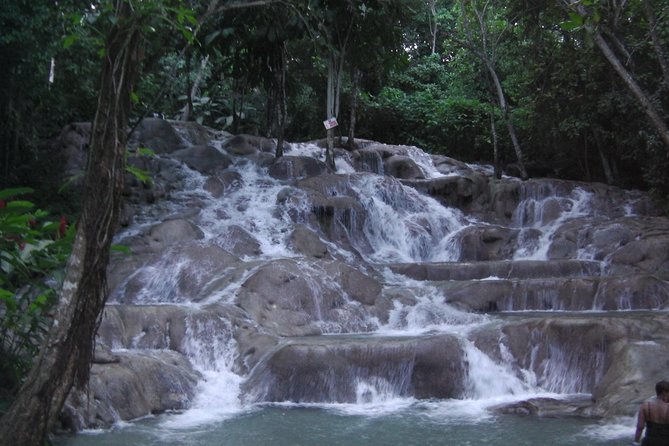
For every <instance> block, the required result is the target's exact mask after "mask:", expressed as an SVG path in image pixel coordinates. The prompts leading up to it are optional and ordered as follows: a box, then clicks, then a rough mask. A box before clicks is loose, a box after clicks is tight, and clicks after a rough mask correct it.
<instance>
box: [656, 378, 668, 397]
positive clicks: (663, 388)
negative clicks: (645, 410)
mask: <svg viewBox="0 0 669 446" xmlns="http://www.w3.org/2000/svg"><path fill="white" fill-rule="evenodd" d="M655 393H656V394H657V397H658V398H662V399H663V400H664V401H669V381H660V382H658V383H657V384H655Z"/></svg>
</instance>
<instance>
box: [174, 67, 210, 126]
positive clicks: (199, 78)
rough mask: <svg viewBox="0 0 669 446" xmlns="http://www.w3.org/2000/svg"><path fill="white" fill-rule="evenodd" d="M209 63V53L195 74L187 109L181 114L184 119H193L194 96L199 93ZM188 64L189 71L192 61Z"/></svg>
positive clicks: (189, 91)
mask: <svg viewBox="0 0 669 446" xmlns="http://www.w3.org/2000/svg"><path fill="white" fill-rule="evenodd" d="M187 62H188V59H187ZM208 63H209V55H207V56H205V57H204V58H203V59H202V61H201V62H200V69H199V70H198V71H197V74H196V75H195V80H194V81H193V85H192V86H191V87H190V89H189V90H188V103H187V104H186V107H187V108H186V111H185V112H184V114H183V115H182V116H181V120H182V121H189V120H190V119H191V114H192V113H193V98H194V97H195V96H196V95H197V91H198V90H199V89H200V83H201V82H202V78H203V77H204V70H205V68H207V64H208ZM187 66H188V67H189V68H188V72H190V62H188V63H187Z"/></svg>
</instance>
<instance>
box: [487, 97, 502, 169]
mask: <svg viewBox="0 0 669 446" xmlns="http://www.w3.org/2000/svg"><path fill="white" fill-rule="evenodd" d="M490 132H491V133H492V159H493V171H494V174H495V178H497V179H498V180H499V179H500V178H502V169H501V166H500V159H499V144H498V138H497V125H495V113H494V112H493V110H492V101H491V110H490Z"/></svg>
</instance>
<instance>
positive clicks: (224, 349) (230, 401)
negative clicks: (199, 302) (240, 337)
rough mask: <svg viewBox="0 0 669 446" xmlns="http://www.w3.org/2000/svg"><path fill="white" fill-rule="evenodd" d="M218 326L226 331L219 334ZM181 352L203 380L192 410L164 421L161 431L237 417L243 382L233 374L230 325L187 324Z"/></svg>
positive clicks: (233, 359)
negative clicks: (223, 326)
mask: <svg viewBox="0 0 669 446" xmlns="http://www.w3.org/2000/svg"><path fill="white" fill-rule="evenodd" d="M221 323H222V324H224V325H225V326H226V327H227V330H221ZM183 350H184V353H185V354H186V355H187V356H188V357H189V358H190V360H191V362H192V364H193V366H194V367H195V369H196V370H197V371H199V372H200V373H201V374H202V377H203V379H202V381H201V382H200V385H199V389H198V392H197V396H196V398H195V400H194V401H193V402H192V404H191V408H190V409H189V410H188V411H187V412H185V413H184V414H181V415H177V416H174V417H171V418H169V419H167V420H165V421H164V422H163V423H162V424H163V425H164V427H167V428H171V429H185V428H192V427H194V426H201V425H206V424H210V423H212V422H215V421H220V420H223V419H226V418H229V417H232V416H235V415H237V414H239V413H240V412H241V411H242V410H243V406H242V404H241V402H240V398H239V397H240V393H241V385H242V382H243V378H242V377H241V376H240V375H239V374H237V373H235V372H234V371H233V370H234V362H235V359H236V356H237V344H236V342H235V340H234V338H233V337H232V327H231V326H230V323H229V322H227V321H224V320H219V321H218V322H217V323H212V322H211V321H205V322H203V321H198V320H193V319H191V320H189V321H188V324H187V329H186V336H185V337H184V345H183Z"/></svg>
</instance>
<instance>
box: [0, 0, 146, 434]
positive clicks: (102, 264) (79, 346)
mask: <svg viewBox="0 0 669 446" xmlns="http://www.w3.org/2000/svg"><path fill="white" fill-rule="evenodd" d="M115 8H116V13H117V14H116V15H117V17H118V21H117V23H116V24H115V25H114V26H113V27H112V29H111V31H110V33H109V35H108V38H107V41H106V44H105V50H106V51H105V55H106V56H105V60H104V66H103V71H102V81H101V88H100V95H99V97H98V105H97V112H96V115H95V119H94V122H93V130H92V135H91V145H90V153H89V159H88V167H87V172H86V179H85V185H84V188H85V189H84V203H83V209H82V214H81V217H80V218H79V222H78V225H77V234H76V236H75V240H74V246H73V248H72V255H71V256H70V259H69V262H68V265H67V273H66V277H65V280H64V283H63V288H62V291H61V294H60V300H59V302H58V303H57V305H56V308H55V310H54V321H53V323H52V325H51V327H50V329H49V332H48V334H47V337H46V339H45V341H44V344H43V345H42V348H41V350H40V354H39V356H38V357H37V359H36V361H35V364H34V366H33V368H32V370H31V371H30V373H29V375H28V377H27V378H26V381H25V382H24V384H23V386H22V387H21V390H20V392H19V395H18V396H17V399H16V400H15V401H14V402H13V404H12V405H11V407H10V408H9V410H8V412H7V413H6V414H5V415H4V416H3V417H2V423H0V424H1V426H0V444H1V445H2V446H37V445H43V444H44V441H45V439H46V438H47V436H48V434H49V432H50V429H51V428H52V426H53V424H54V422H55V420H56V419H57V417H58V415H59V413H60V411H61V409H62V406H63V403H64V401H65V398H66V397H67V395H68V393H69V392H70V389H71V387H72V385H73V384H75V383H76V384H77V385H79V386H84V385H86V384H87V382H88V377H89V372H90V364H91V359H92V354H93V346H94V338H95V330H96V328H97V325H98V322H99V317H100V314H101V312H102V309H103V307H104V304H105V302H106V299H107V289H106V270H107V265H108V262H109V251H110V246H111V242H112V236H113V235H114V233H115V231H116V229H117V224H118V219H119V215H120V209H121V190H122V187H123V177H124V173H125V149H126V147H125V143H126V133H125V132H126V126H127V123H128V115H129V112H130V107H131V102H130V93H131V91H132V88H133V84H134V81H135V79H136V77H137V68H138V65H139V60H138V59H139V48H140V41H141V36H140V31H139V26H138V25H137V22H136V21H135V20H133V18H132V17H131V14H132V13H131V10H130V8H129V3H127V2H125V1H120V0H119V1H117V3H116V5H115Z"/></svg>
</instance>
